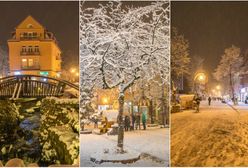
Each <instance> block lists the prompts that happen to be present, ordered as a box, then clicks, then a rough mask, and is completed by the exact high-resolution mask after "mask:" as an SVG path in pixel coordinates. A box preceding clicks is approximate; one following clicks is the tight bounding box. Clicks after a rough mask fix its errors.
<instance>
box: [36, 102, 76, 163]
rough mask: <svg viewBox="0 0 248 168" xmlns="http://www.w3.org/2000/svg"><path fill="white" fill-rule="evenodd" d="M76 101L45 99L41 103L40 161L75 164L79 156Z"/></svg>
mask: <svg viewBox="0 0 248 168" xmlns="http://www.w3.org/2000/svg"><path fill="white" fill-rule="evenodd" d="M78 106H79V105H78V99H66V100H63V99H58V98H46V99H43V100H42V102H41V107H40V108H41V113H42V116H41V127H40V135H41V138H40V141H41V144H42V146H43V148H42V160H43V161H49V162H54V163H56V164H58V163H61V164H77V162H78V156H79V137H78V136H79V129H80V127H79V115H78V114H79V108H78Z"/></svg>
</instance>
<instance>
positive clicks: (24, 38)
mask: <svg viewBox="0 0 248 168" xmlns="http://www.w3.org/2000/svg"><path fill="white" fill-rule="evenodd" d="M20 40H40V37H28V36H27V37H20Z"/></svg>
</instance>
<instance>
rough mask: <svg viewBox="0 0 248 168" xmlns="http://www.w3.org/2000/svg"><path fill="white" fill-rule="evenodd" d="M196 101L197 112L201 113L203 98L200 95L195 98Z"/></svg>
mask: <svg viewBox="0 0 248 168" xmlns="http://www.w3.org/2000/svg"><path fill="white" fill-rule="evenodd" d="M194 101H195V104H196V112H199V111H200V103H201V98H200V97H199V96H198V95H196V96H195V97H194Z"/></svg>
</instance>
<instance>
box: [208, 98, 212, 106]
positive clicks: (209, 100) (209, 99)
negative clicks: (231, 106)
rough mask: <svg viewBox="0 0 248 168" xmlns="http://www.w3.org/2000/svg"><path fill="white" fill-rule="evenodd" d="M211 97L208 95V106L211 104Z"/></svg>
mask: <svg viewBox="0 0 248 168" xmlns="http://www.w3.org/2000/svg"><path fill="white" fill-rule="evenodd" d="M211 100H212V99H211V97H208V105H209V106H210V105H211Z"/></svg>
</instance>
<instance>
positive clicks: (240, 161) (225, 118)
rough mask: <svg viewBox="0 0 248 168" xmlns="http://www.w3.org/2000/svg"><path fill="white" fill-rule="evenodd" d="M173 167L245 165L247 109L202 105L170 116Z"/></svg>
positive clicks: (247, 134) (247, 139)
mask: <svg viewBox="0 0 248 168" xmlns="http://www.w3.org/2000/svg"><path fill="white" fill-rule="evenodd" d="M171 164H172V166H248V108H247V109H244V108H242V111H239V112H237V111H235V110H233V109H232V108H231V107H230V106H228V105H226V104H222V103H220V102H213V104H212V105H211V106H210V107H209V106H208V105H207V102H202V104H201V107H200V113H195V112H194V111H192V110H191V111H184V112H182V113H175V114H172V115H171Z"/></svg>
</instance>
